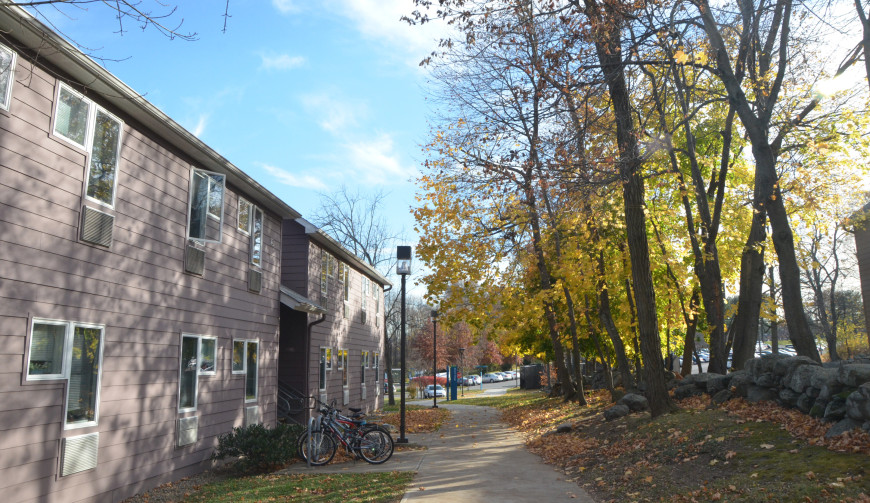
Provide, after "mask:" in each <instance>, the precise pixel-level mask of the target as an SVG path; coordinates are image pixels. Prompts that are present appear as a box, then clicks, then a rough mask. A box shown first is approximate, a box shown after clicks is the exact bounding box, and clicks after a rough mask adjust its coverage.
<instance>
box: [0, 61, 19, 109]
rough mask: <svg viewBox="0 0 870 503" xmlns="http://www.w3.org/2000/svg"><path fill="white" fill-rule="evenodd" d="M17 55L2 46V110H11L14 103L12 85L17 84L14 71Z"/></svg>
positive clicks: (0, 78)
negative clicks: (11, 104) (10, 107)
mask: <svg viewBox="0 0 870 503" xmlns="http://www.w3.org/2000/svg"><path fill="white" fill-rule="evenodd" d="M16 59H17V55H16V54H15V52H14V51H11V50H10V49H9V48H7V47H6V46H3V45H0V108H2V109H4V110H9V104H10V103H11V102H12V83H13V82H15V79H14V78H13V76H14V73H13V72H14V70H15V60H16Z"/></svg>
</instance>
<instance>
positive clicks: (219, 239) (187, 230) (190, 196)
mask: <svg viewBox="0 0 870 503" xmlns="http://www.w3.org/2000/svg"><path fill="white" fill-rule="evenodd" d="M197 171H200V172H202V173H205V174H206V175H207V176H208V177H209V187H211V175H219V176H222V177H223V179H224V183H223V185H224V188H223V198H222V200H221V203H222V204H221V218H220V225H219V226H218V228H219V229H220V230H219V231H218V237H217V239H207V238H194V237H191V236H190V212H191V211H192V210H193V177H194V173H196V172H197ZM188 178H189V182H188V188H187V213H186V217H187V224H186V225H185V237H186V238H187V239H190V240H191V241H196V242H198V243H218V244H220V243H221V242H223V237H224V228H223V227H224V216H225V214H226V206H227V204H226V202H227V201H226V198H227V176H226V175H225V174H223V173H218V172H216V171H209V170H207V169H202V168H197V167H194V166H191V168H190V176H189V177H188ZM117 179H118V177H117V176H116V177H115V180H116V181H117ZM205 215H206V219H208V218H217V217H214V215H212V214H211V212H209V211H208V203H206V209H205Z"/></svg>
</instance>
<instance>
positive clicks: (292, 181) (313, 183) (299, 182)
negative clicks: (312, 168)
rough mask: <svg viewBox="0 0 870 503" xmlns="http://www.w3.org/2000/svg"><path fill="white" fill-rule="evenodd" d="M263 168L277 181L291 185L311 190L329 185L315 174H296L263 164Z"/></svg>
mask: <svg viewBox="0 0 870 503" xmlns="http://www.w3.org/2000/svg"><path fill="white" fill-rule="evenodd" d="M262 166H263V169H264V170H266V172H267V173H269V174H270V175H272V176H274V177H275V178H276V179H278V182H280V183H283V184H284V185H289V186H291V187H300V188H303V189H311V190H327V189H328V188H329V187H327V185H326V184H325V183H323V181H322V179H321V177H319V176H316V175H296V174H294V173H291V172H289V171H287V170H285V169H281V168H278V167H276V166H271V165H269V164H263V165H262Z"/></svg>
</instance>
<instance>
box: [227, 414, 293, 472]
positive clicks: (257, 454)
mask: <svg viewBox="0 0 870 503" xmlns="http://www.w3.org/2000/svg"><path fill="white" fill-rule="evenodd" d="M302 430H303V427H302V426H299V425H289V424H279V425H278V426H277V427H276V428H266V427H265V426H263V425H261V424H252V425H250V426H244V427H236V428H233V431H231V432H229V433H227V434H224V435H221V436H220V437H218V445H217V448H216V449H215V451H214V453H213V454H212V455H211V458H212V460H222V459H226V458H236V457H237V458H239V460H238V461H237V462H236V463H235V464H234V465H233V466H234V468H236V469H237V470H239V471H243V472H249V471H266V470H274V469H277V468H280V467H282V466H284V465H286V464H287V463H289V462H290V460H292V459H293V458H294V457H295V456H296V441H297V439H298V438H299V435H300V434H301V433H302Z"/></svg>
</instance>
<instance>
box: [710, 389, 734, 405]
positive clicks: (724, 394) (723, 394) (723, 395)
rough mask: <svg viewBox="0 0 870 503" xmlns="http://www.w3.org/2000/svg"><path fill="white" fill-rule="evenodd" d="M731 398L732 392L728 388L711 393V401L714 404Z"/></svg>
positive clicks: (732, 396) (719, 403)
mask: <svg viewBox="0 0 870 503" xmlns="http://www.w3.org/2000/svg"><path fill="white" fill-rule="evenodd" d="M732 398H734V393H732V392H731V390H730V389H723V390H720V391H719V392H718V393H716V394H715V395H713V399H712V401H713V403H715V404H716V405H721V404H723V403H725V402H727V401H728V400H731V399H732Z"/></svg>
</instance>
